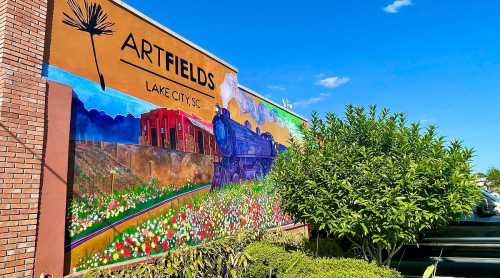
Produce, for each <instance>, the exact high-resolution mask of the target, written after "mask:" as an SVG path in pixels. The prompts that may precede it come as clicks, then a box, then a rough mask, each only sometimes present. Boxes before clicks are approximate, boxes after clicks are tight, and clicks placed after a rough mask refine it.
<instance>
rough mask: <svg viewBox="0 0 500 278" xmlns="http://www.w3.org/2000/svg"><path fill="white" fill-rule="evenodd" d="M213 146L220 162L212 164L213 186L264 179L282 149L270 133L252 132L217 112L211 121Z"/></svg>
mask: <svg viewBox="0 0 500 278" xmlns="http://www.w3.org/2000/svg"><path fill="white" fill-rule="evenodd" d="M212 124H213V130H214V136H215V142H216V145H217V149H218V152H219V155H220V156H221V159H220V161H218V162H215V163H214V177H213V186H214V187H220V186H221V185H224V184H227V183H236V182H240V181H242V180H251V179H256V178H260V177H263V176H264V175H266V174H267V173H268V172H269V170H270V169H271V165H272V163H273V161H274V159H275V158H276V155H277V153H278V151H282V150H284V149H285V147H284V146H283V145H281V144H277V143H275V142H274V140H273V136H272V135H271V133H269V132H264V133H262V134H261V133H260V130H259V128H258V127H257V128H256V130H255V131H252V129H251V126H250V123H249V122H248V121H247V122H245V125H241V124H239V123H238V122H236V121H234V120H232V119H231V115H230V113H229V111H228V110H227V109H225V108H218V109H217V114H216V115H215V117H214V119H213V121H212Z"/></svg>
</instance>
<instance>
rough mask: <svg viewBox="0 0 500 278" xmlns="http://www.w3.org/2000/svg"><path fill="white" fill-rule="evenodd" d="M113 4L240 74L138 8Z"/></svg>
mask: <svg viewBox="0 0 500 278" xmlns="http://www.w3.org/2000/svg"><path fill="white" fill-rule="evenodd" d="M110 1H111V2H113V3H115V4H117V5H119V6H121V7H122V8H124V9H126V10H128V11H129V12H131V13H133V14H135V15H136V16H139V17H141V18H142V19H144V20H146V21H147V22H149V23H151V24H153V25H154V26H156V27H158V28H159V29H161V30H163V31H165V32H167V33H169V34H170V35H172V36H174V37H175V38H177V39H179V40H181V41H182V42H184V43H186V44H187V45H189V46H191V47H193V48H194V49H196V50H198V51H200V52H202V53H203V54H205V55H207V56H209V57H210V58H212V59H214V60H215V61H217V62H219V63H221V64H223V65H224V66H226V67H228V68H230V69H232V70H234V71H235V72H238V69H237V68H236V67H235V66H233V65H231V64H229V63H228V62H226V61H224V60H222V59H221V58H219V57H217V56H215V55H214V54H212V53H211V52H210V51H208V50H205V49H204V48H202V47H201V46H199V45H197V44H195V43H194V42H192V41H190V40H188V39H186V38H184V37H183V36H181V35H179V34H178V33H176V32H174V31H172V30H171V29H169V28H167V27H166V26H164V25H163V24H161V23H159V22H158V21H156V20H154V19H152V18H151V17H149V16H147V15H145V14H143V13H142V12H140V11H139V10H137V9H136V8H134V7H132V6H130V5H129V4H127V3H125V2H123V1H122V0H110Z"/></svg>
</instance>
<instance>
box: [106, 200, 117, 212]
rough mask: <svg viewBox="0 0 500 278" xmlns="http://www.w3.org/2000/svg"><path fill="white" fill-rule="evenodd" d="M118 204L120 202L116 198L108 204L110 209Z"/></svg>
mask: <svg viewBox="0 0 500 278" xmlns="http://www.w3.org/2000/svg"><path fill="white" fill-rule="evenodd" d="M117 206H118V202H117V201H116V200H113V201H111V202H110V203H109V205H108V209H109V210H112V209H114V208H116V207H117Z"/></svg>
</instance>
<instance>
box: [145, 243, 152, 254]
mask: <svg viewBox="0 0 500 278" xmlns="http://www.w3.org/2000/svg"><path fill="white" fill-rule="evenodd" d="M145 251H146V254H148V255H149V253H151V246H150V245H149V243H146V250H145Z"/></svg>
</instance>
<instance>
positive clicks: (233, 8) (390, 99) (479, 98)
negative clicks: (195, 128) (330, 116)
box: [125, 0, 500, 171]
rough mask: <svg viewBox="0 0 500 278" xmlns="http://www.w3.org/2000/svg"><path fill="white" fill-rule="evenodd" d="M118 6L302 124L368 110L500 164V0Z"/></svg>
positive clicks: (483, 161) (479, 164)
mask: <svg viewBox="0 0 500 278" xmlns="http://www.w3.org/2000/svg"><path fill="white" fill-rule="evenodd" d="M125 2H127V3H128V4H131V5H132V6H134V7H135V8H137V9H138V10H140V11H142V12H143V13H145V14H147V15H148V16H150V17H152V18H154V19H155V20H157V21H159V22H161V23H162V24H164V25H165V26H167V27H169V28H170V29H172V30H174V31H175V32H177V33H179V34H181V35H183V36H184V37H186V38H188V39H189V40H191V41H193V42H195V43H196V44H198V45H200V46H202V47H203V48H205V49H207V50H209V51H210V52H212V53H214V54H215V55H217V56H219V57H220V58H222V59H224V60H226V61H227V62H229V63H230V64H232V65H234V66H236V67H237V68H238V69H239V81H240V83H241V84H243V85H245V86H247V87H250V88H252V89H254V90H256V91H258V92H260V93H261V94H263V95H266V96H268V97H270V98H271V99H273V100H275V101H277V102H281V99H282V98H284V97H286V98H287V99H288V100H289V101H290V102H291V103H293V104H294V109H293V110H295V111H296V112H298V113H300V114H302V115H304V116H306V117H309V116H310V114H311V112H312V111H318V112H320V113H322V114H324V113H326V112H327V111H333V112H335V113H337V114H342V112H343V110H344V107H345V105H346V104H349V103H352V104H356V105H369V104H377V105H378V106H379V107H388V108H390V109H391V110H392V111H400V112H405V113H407V115H408V117H409V119H410V120H414V121H421V122H422V123H423V124H424V125H427V124H434V125H437V126H438V128H439V132H440V134H442V135H445V136H446V137H447V138H449V139H451V138H457V139H460V140H462V141H463V142H464V143H465V145H467V146H469V147H473V148H474V149H475V150H476V158H475V159H474V165H475V169H476V170H478V171H485V170H486V169H487V168H488V167H490V166H497V167H500V144H499V142H500V17H499V15H500V1H480V3H479V2H478V3H475V2H474V1H466V0H441V1H430V0H411V1H410V0H396V1H395V0H370V1H366V0H349V1H308V2H300V3H299V2H298V1H269V0H267V1H262V0H254V1H227V0H219V1H168V2H165V3H160V2H161V1H152V0H148V1H145V0H126V1H125ZM304 3H305V4H304Z"/></svg>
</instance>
